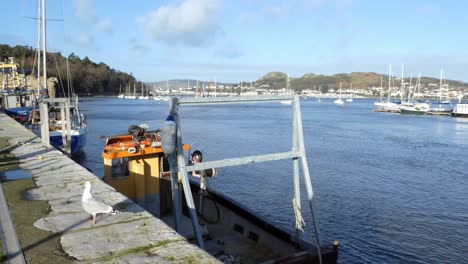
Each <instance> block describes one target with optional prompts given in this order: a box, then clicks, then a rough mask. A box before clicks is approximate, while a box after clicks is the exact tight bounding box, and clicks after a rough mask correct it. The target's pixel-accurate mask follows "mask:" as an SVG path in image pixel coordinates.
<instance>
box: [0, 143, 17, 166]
mask: <svg viewBox="0 0 468 264" xmlns="http://www.w3.org/2000/svg"><path fill="white" fill-rule="evenodd" d="M10 139H11V138H9V137H0V150H2V149H5V148H7V147H9V146H10V143H8V140H10ZM16 161H18V159H17V158H16V157H15V155H13V154H11V153H8V152H7V153H0V172H2V171H7V170H14V169H17V168H18V164H17V163H15V162H16ZM9 163H11V164H9ZM2 164H3V165H2Z"/></svg>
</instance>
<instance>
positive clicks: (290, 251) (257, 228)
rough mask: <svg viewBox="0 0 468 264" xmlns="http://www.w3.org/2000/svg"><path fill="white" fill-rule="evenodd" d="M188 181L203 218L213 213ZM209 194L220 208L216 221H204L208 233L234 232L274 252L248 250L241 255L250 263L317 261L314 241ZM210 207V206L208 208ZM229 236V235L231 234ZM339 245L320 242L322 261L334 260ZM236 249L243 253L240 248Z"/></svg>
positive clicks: (194, 184) (218, 196) (194, 186)
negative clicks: (312, 242)
mask: <svg viewBox="0 0 468 264" xmlns="http://www.w3.org/2000/svg"><path fill="white" fill-rule="evenodd" d="M190 185H191V189H192V193H193V196H194V201H197V202H196V203H195V205H196V206H197V212H198V214H199V216H200V218H201V219H202V220H201V221H202V222H203V219H204V218H205V217H204V216H203V215H205V214H207V215H215V214H216V213H215V212H214V211H213V210H212V209H213V206H207V204H205V201H204V205H203V208H206V209H207V210H206V209H205V210H204V211H203V212H200V210H199V203H198V201H200V194H199V193H200V192H199V190H200V188H199V185H198V183H195V182H193V181H191V182H190ZM208 198H209V200H210V201H211V203H212V202H215V203H216V204H217V207H218V208H219V222H218V223H205V224H207V227H208V229H209V230H210V235H212V236H213V237H214V238H216V237H219V238H220V240H223V239H222V238H223V237H224V236H223V234H222V233H223V232H231V233H234V234H236V233H237V235H239V236H240V237H243V238H244V239H246V240H247V241H246V243H252V242H254V243H255V244H256V245H257V247H266V248H268V249H269V250H271V252H274V253H275V254H276V255H277V256H273V255H269V256H260V255H257V254H253V255H251V254H252V252H251V251H250V252H249V255H248V257H247V256H243V257H241V259H244V260H247V262H248V261H250V262H253V263H319V261H318V254H317V248H316V247H315V245H313V244H311V243H309V242H307V241H305V240H302V239H299V240H296V239H295V237H294V235H292V234H291V233H289V232H288V231H286V230H285V229H283V228H281V227H279V226H276V225H274V224H272V223H270V222H269V221H268V220H267V219H265V218H263V217H261V216H259V215H258V214H255V213H254V212H252V211H250V210H249V209H247V208H246V207H244V206H242V205H241V204H239V203H237V202H236V201H234V200H232V199H230V198H228V197H226V196H224V195H223V194H221V193H218V192H216V191H213V190H210V191H209V196H208ZM208 203H210V202H208ZM209 208H211V212H210V209H209ZM211 218H214V217H211ZM228 236H232V234H231V235H228ZM338 247H339V246H338V243H335V244H332V243H330V244H326V245H322V246H321V247H320V252H321V255H322V263H337V259H338ZM238 252H239V254H241V255H242V253H240V251H238ZM271 257H273V259H272V258H271Z"/></svg>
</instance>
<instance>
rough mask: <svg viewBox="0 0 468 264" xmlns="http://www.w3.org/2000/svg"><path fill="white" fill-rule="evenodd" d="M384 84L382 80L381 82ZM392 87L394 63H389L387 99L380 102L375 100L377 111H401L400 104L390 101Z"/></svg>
mask: <svg viewBox="0 0 468 264" xmlns="http://www.w3.org/2000/svg"><path fill="white" fill-rule="evenodd" d="M381 86H382V82H381ZM391 87H392V65H391V64H390V65H389V70H388V90H387V100H381V101H380V102H375V103H374V105H375V107H376V109H375V111H376V112H393V113H398V112H399V104H396V103H394V102H391V101H390V95H391Z"/></svg>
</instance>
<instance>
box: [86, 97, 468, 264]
mask: <svg viewBox="0 0 468 264" xmlns="http://www.w3.org/2000/svg"><path fill="white" fill-rule="evenodd" d="M372 103H373V100H369V99H363V100H355V102H353V103H352V104H349V105H346V107H344V108H338V107H337V106H335V105H334V104H333V103H332V100H331V99H329V100H324V102H323V103H316V102H315V100H304V101H301V107H302V117H303V124H304V136H305V141H306V142H305V145H306V149H307V157H308V160H309V166H310V171H311V175H312V181H313V187H314V191H315V195H316V196H315V197H316V203H315V204H316V208H317V214H318V220H319V225H320V230H321V238H322V241H324V242H325V241H326V242H331V241H333V240H334V239H338V240H340V242H341V251H340V261H341V262H342V263H463V262H465V263H466V259H467V258H468V205H467V201H468V186H467V185H468V172H467V165H468V161H467V156H466V153H467V152H466V150H467V149H468V119H455V118H450V117H438V116H411V115H408V116H405V115H399V114H386V113H375V112H373V111H372V109H373V104H372ZM81 108H82V110H83V112H85V113H86V114H87V117H88V131H89V134H88V144H87V147H86V149H85V153H84V155H82V156H81V157H79V161H80V162H81V163H82V164H83V165H84V166H86V167H88V168H89V169H91V170H92V171H93V172H94V173H95V174H97V175H100V176H102V175H103V165H102V159H101V156H100V154H101V151H102V146H103V144H104V140H103V139H98V136H101V135H112V134H120V133H122V132H126V131H127V129H128V126H129V125H132V124H141V123H146V124H148V125H150V129H156V128H159V127H160V125H161V124H162V122H163V120H164V119H165V117H166V116H167V114H168V105H167V103H158V102H155V101H146V100H122V99H120V100H119V99H110V98H91V99H84V100H83V102H82V104H81ZM291 116H292V111H291V107H290V106H285V105H281V104H279V103H269V104H247V105H225V106H203V107H189V106H184V107H183V108H182V109H181V119H182V131H183V134H184V141H185V142H188V143H191V144H194V145H195V147H196V148H199V149H203V151H204V152H205V156H204V158H205V159H206V160H214V159H221V158H229V157H239V156H240V155H254V154H267V153H275V152H282V151H288V150H290V149H291ZM291 175H292V165H291V162H290V161H281V162H274V163H263V164H256V165H249V166H245V167H232V168H223V169H220V170H219V175H218V176H217V177H216V178H215V179H214V180H212V181H211V185H212V187H213V188H215V189H217V190H220V191H223V192H224V193H226V194H227V195H228V196H230V197H232V198H234V199H236V200H238V201H240V202H242V203H243V204H244V205H246V206H248V207H249V208H251V209H252V210H255V211H256V212H258V213H260V214H262V215H263V216H265V217H267V218H268V219H270V220H271V221H273V222H274V223H276V224H278V225H281V226H284V227H286V228H288V229H290V230H292V229H293V228H294V224H293V223H294V213H293V210H292V206H291V201H292V198H293V180H292V176H291ZM302 194H303V201H304V200H305V199H304V198H305V195H304V194H305V191H304V190H303V192H302ZM303 208H304V212H303V215H304V218H305V219H306V220H307V224H308V225H307V229H306V231H307V236H308V237H310V238H311V239H312V230H313V229H312V225H311V221H310V219H311V216H310V213H309V211H308V210H307V206H306V204H305V203H303Z"/></svg>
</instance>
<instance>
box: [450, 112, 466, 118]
mask: <svg viewBox="0 0 468 264" xmlns="http://www.w3.org/2000/svg"><path fill="white" fill-rule="evenodd" d="M451 116H453V117H465V118H468V114H458V113H451Z"/></svg>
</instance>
